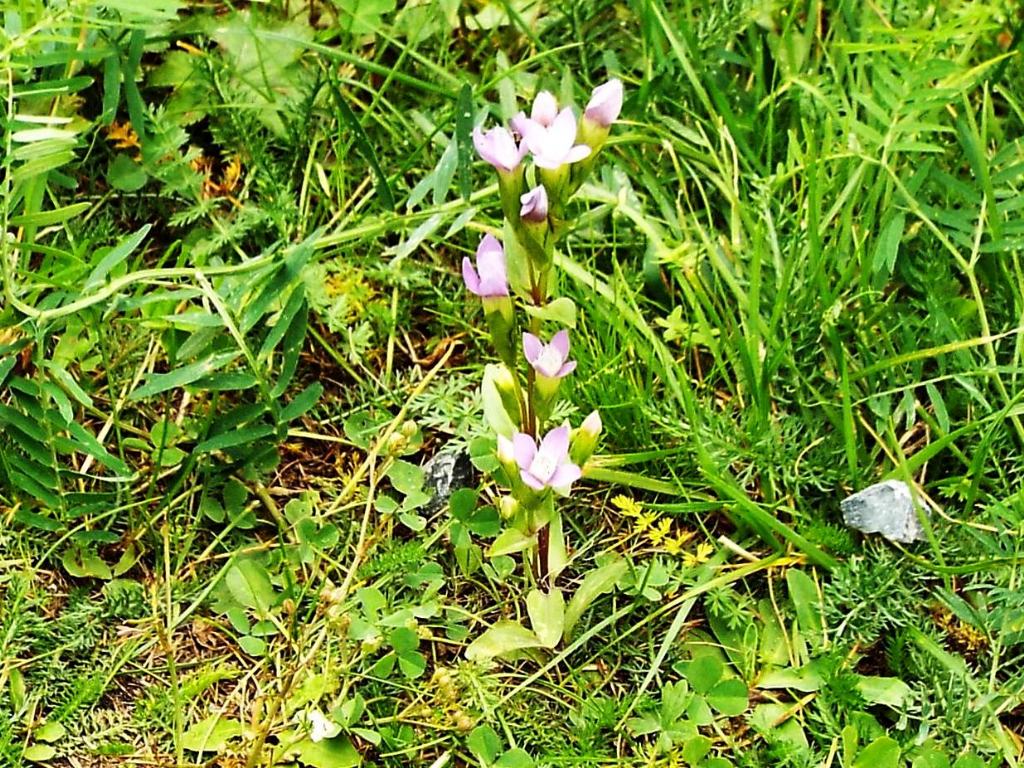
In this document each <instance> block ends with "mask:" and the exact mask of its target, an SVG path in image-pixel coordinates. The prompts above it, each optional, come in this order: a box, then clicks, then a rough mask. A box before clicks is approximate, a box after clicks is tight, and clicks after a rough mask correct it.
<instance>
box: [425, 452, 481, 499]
mask: <svg viewBox="0 0 1024 768" xmlns="http://www.w3.org/2000/svg"><path fill="white" fill-rule="evenodd" d="M423 475H424V478H423V490H424V491H425V492H426V493H429V494H430V501H429V502H428V503H427V506H426V509H425V511H424V513H425V514H430V513H432V512H435V511H436V510H438V509H440V508H441V507H442V506H443V505H444V504H446V503H448V499H449V497H451V495H452V494H453V493H454V492H455V491H457V490H459V489H460V488H466V487H469V486H470V485H472V484H473V482H474V479H475V478H474V475H473V464H472V463H471V462H470V460H469V453H468V452H467V451H465V450H460V449H456V450H449V451H443V452H441V453H437V454H435V455H434V456H433V457H432V458H431V459H430V460H429V461H428V462H427V463H426V464H424V465H423Z"/></svg>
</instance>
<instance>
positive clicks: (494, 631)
mask: <svg viewBox="0 0 1024 768" xmlns="http://www.w3.org/2000/svg"><path fill="white" fill-rule="evenodd" d="M543 646H544V644H543V643H542V642H541V641H540V638H538V637H537V635H535V634H534V633H533V632H531V631H530V630H528V629H527V628H526V627H524V626H523V625H521V624H519V623H518V622H515V621H508V620H504V621H499V622H498V623H496V624H494V625H493V626H492V627H490V628H489V629H488V630H487V631H486V632H484V633H483V634H482V635H480V637H478V638H477V639H476V640H474V641H473V642H472V643H470V644H469V647H468V648H466V658H467V659H469V660H470V661H488V660H490V659H493V658H494V657H495V656H503V655H505V654H507V653H512V652H514V651H520V650H523V649H526V648H541V647H543Z"/></svg>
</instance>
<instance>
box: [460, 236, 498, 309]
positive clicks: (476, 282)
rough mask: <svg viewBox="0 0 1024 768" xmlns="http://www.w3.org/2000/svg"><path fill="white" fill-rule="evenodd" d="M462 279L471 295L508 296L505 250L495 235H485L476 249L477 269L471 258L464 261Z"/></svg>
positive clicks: (484, 296) (482, 296) (485, 296)
mask: <svg viewBox="0 0 1024 768" xmlns="http://www.w3.org/2000/svg"><path fill="white" fill-rule="evenodd" d="M462 279H463V280H464V281H465V282H466V288H468V289H469V291H470V293H475V294H476V295H477V296H480V297H481V298H494V297H497V296H508V274H507V272H506V269H505V249H504V248H502V247H501V243H500V242H499V241H498V239H497V238H496V237H494V236H493V235H484V238H483V240H481V241H480V245H479V246H477V249H476V268H475V269H474V268H473V263H472V262H471V261H470V260H469V257H468V256H467V257H465V258H464V259H463V260H462Z"/></svg>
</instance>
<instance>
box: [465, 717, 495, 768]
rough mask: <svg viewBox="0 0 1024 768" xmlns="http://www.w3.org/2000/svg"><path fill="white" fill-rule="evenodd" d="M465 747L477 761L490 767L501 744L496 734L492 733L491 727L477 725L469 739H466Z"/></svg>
mask: <svg viewBox="0 0 1024 768" xmlns="http://www.w3.org/2000/svg"><path fill="white" fill-rule="evenodd" d="M466 746H467V747H469V751H470V752H472V753H473V754H474V755H475V756H476V759H477V760H479V761H480V762H481V763H483V764H484V765H490V764H491V763H493V762H494V761H495V760H496V759H497V757H498V752H499V751H500V750H501V746H502V743H501V739H500V738H499V737H498V734H497V733H495V732H494V729H493V728H491V726H489V725H478V726H477V727H476V728H474V729H473V730H472V732H471V733H470V734H469V738H467V739H466Z"/></svg>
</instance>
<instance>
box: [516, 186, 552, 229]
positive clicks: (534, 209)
mask: <svg viewBox="0 0 1024 768" xmlns="http://www.w3.org/2000/svg"><path fill="white" fill-rule="evenodd" d="M519 202H520V203H522V208H520V209H519V216H520V218H522V219H524V220H525V221H532V222H534V223H537V222H541V221H544V220H545V219H547V217H548V191H547V190H546V189H544V185H543V184H538V185H537V186H536V187H534V188H533V189H531V190H530V191H529V192H527V193H526V194H525V195H523V196H522V197H520V198H519Z"/></svg>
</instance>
